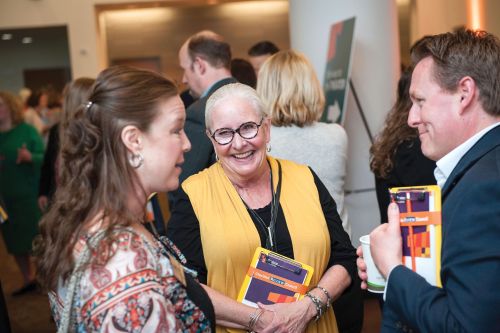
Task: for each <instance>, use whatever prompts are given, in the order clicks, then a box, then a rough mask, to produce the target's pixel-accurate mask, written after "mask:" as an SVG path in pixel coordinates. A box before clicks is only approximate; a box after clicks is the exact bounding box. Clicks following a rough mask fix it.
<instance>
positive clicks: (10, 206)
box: [0, 123, 44, 255]
mask: <svg viewBox="0 0 500 333" xmlns="http://www.w3.org/2000/svg"><path fill="white" fill-rule="evenodd" d="M23 144H25V145H26V148H27V149H28V150H29V151H30V152H31V154H32V162H30V163H26V162H24V163H20V164H17V163H16V159H17V150H18V149H19V148H21V147H22V145H23ZM43 150H44V145H43V141H42V138H41V137H40V135H39V134H38V132H37V131H36V129H35V128H34V127H32V126H31V125H28V124H25V123H21V124H19V125H17V126H15V127H13V128H12V129H11V130H9V131H7V132H0V196H1V197H2V199H3V202H4V204H5V209H6V211H7V214H8V215H9V218H8V220H7V222H5V223H3V224H1V225H0V230H1V231H2V235H3V238H4V241H5V245H6V246H7V251H8V252H9V253H10V254H13V255H23V254H28V253H29V252H30V251H31V243H32V241H33V238H34V237H35V235H36V234H37V233H38V220H39V219H40V210H39V208H38V203H37V199H38V182H39V179H40V167H41V164H42V160H43Z"/></svg>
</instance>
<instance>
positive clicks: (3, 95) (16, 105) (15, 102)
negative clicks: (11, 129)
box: [0, 91, 24, 126]
mask: <svg viewBox="0 0 500 333" xmlns="http://www.w3.org/2000/svg"><path fill="white" fill-rule="evenodd" d="M0 99H1V100H3V102H4V103H5V106H6V107H7V109H9V113H10V118H11V120H12V126H17V125H19V124H20V123H22V122H24V118H23V104H22V102H21V98H20V97H19V96H16V95H14V94H12V93H10V92H8V91H0Z"/></svg>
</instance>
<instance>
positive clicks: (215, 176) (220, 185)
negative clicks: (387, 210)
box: [182, 157, 338, 333]
mask: <svg viewBox="0 0 500 333" xmlns="http://www.w3.org/2000/svg"><path fill="white" fill-rule="evenodd" d="M268 160H269V162H270V164H271V169H272V172H273V181H274V184H273V185H274V188H276V186H277V183H278V164H277V161H276V160H275V159H274V158H272V157H268ZM280 164H281V167H282V180H281V182H282V185H281V197H280V204H281V207H282V209H283V213H284V215H285V220H286V224H287V227H288V230H289V232H290V237H291V239H292V245H293V253H294V257H295V259H296V260H298V261H300V262H304V263H307V264H309V265H311V266H313V267H314V272H315V273H314V275H313V277H312V280H311V284H310V286H311V288H312V287H314V286H316V285H317V284H318V281H319V280H320V278H321V277H322V276H323V273H324V272H325V270H326V267H327V264H328V260H329V258H330V236H329V233H328V228H327V225H326V221H325V217H324V214H323V210H322V208H321V204H320V200H319V195H318V190H317V188H316V185H315V183H314V178H313V175H312V173H311V171H310V170H309V168H308V167H307V166H304V165H299V164H296V163H294V162H291V161H287V160H280ZM182 188H183V189H184V191H185V192H186V193H187V195H188V196H189V199H190V201H191V204H192V206H193V210H194V212H195V214H196V217H197V219H198V221H199V223H200V235H201V243H202V246H203V254H204V259H205V264H206V266H207V284H208V286H210V287H212V288H214V289H216V290H218V291H220V292H221V293H223V294H225V295H226V296H229V297H231V298H233V299H236V298H237V296H238V292H239V290H240V287H241V285H242V283H243V279H244V277H245V274H246V272H247V270H248V265H249V263H250V261H251V259H252V256H253V254H254V252H255V249H256V248H257V247H258V246H260V245H261V244H260V238H259V234H258V232H257V230H256V228H255V225H254V223H253V221H252V219H251V217H250V215H249V214H248V211H247V209H246V207H245V205H244V203H243V201H242V200H241V198H240V196H239V195H238V193H237V192H236V189H235V188H234V186H233V185H232V184H231V182H230V181H229V179H228V178H227V176H226V175H225V173H224V170H223V168H222V166H221V164H220V163H216V164H214V165H212V166H211V167H210V168H208V169H205V170H204V171H202V172H200V173H198V174H196V175H193V176H191V177H189V178H188V179H187V180H186V181H185V182H183V183H182ZM337 331H338V330H337V322H336V320H335V315H334V313H333V310H332V309H331V308H330V310H329V311H328V313H327V314H326V315H324V316H323V317H322V318H321V319H320V320H319V321H318V322H317V323H314V321H312V322H311V323H310V324H309V326H308V329H307V332H308V333H327V332H328V333H330V332H333V333H335V332H337ZM217 332H242V331H241V330H236V329H228V328H223V327H221V326H217Z"/></svg>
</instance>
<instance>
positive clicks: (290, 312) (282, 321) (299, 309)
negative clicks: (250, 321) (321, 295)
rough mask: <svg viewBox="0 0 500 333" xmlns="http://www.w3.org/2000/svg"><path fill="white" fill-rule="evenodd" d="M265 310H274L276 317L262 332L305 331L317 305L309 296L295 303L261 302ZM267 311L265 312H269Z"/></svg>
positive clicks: (261, 306)
mask: <svg viewBox="0 0 500 333" xmlns="http://www.w3.org/2000/svg"><path fill="white" fill-rule="evenodd" d="M259 307H260V308H261V309H264V310H268V311H271V312H274V318H273V320H272V321H271V323H270V324H269V325H267V326H266V327H264V329H263V330H258V332H262V333H271V332H304V331H305V330H306V327H307V324H309V321H311V319H312V318H313V317H314V316H315V315H316V307H315V306H314V304H313V303H312V301H311V300H310V299H309V298H308V297H304V298H303V299H301V300H300V301H297V302H293V303H276V304H271V305H264V304H261V303H259ZM268 311H266V312H265V313H267V312H268Z"/></svg>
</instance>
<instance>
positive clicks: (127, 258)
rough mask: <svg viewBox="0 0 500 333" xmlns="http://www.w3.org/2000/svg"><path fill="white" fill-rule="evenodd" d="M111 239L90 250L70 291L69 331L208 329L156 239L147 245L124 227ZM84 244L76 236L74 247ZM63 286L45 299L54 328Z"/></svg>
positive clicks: (61, 301)
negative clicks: (87, 261)
mask: <svg viewBox="0 0 500 333" xmlns="http://www.w3.org/2000/svg"><path fill="white" fill-rule="evenodd" d="M115 239H116V240H115V241H114V242H112V243H111V244H110V245H106V244H104V242H103V244H100V246H99V248H98V250H97V251H95V252H94V253H93V254H92V255H93V256H94V258H95V260H94V261H93V263H92V264H91V265H89V266H88V267H87V268H86V270H85V272H84V274H83V278H82V280H81V282H80V285H79V286H78V288H77V292H76V294H75V301H74V303H73V308H74V309H76V310H77V311H72V315H73V318H74V319H73V323H74V326H73V327H72V328H71V330H72V331H75V332H109V333H112V332H210V322H209V320H208V319H207V318H206V317H205V314H204V313H203V312H202V311H201V310H200V309H199V308H198V307H197V306H196V305H195V304H194V303H193V302H192V301H191V300H190V299H189V298H188V295H187V292H186V289H185V288H184V286H183V285H182V284H181V283H180V282H179V281H178V280H177V279H176V278H175V276H174V273H173V269H172V266H171V263H170V261H169V259H168V257H166V256H165V255H163V254H162V252H163V253H164V251H165V249H164V248H163V246H162V244H161V243H160V242H156V243H155V244H154V245H151V244H150V243H149V242H148V241H147V240H145V239H144V238H143V237H141V236H139V235H138V234H136V233H135V232H134V231H133V230H132V229H129V228H127V229H125V230H123V231H120V232H119V233H118V234H117V235H116V238H115ZM85 242H86V240H85V239H83V238H82V239H81V240H80V241H79V243H78V244H77V246H76V249H79V248H82V247H84V246H86V245H85ZM77 251H78V250H77ZM76 255H77V254H76ZM107 256H110V259H109V260H108V261H107V262H106V257H107ZM66 287H67V286H66V285H65V284H62V283H60V284H59V287H58V290H57V293H54V292H52V293H51V294H50V297H49V299H50V303H51V310H52V314H53V317H54V319H55V321H56V323H57V325H58V326H59V321H60V314H61V313H62V311H63V306H64V305H63V303H64V299H65V295H66Z"/></svg>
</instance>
